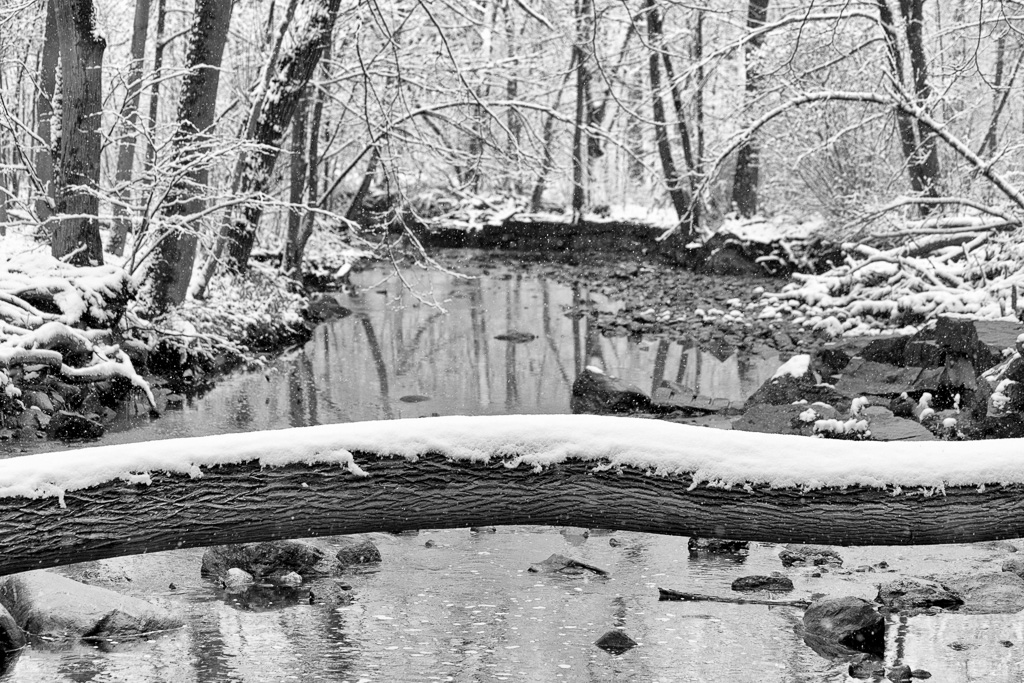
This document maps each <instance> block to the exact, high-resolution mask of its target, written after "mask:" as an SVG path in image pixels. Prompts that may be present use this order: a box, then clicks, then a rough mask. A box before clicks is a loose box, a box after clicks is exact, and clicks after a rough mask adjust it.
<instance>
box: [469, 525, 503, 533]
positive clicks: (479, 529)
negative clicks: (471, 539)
mask: <svg viewBox="0 0 1024 683" xmlns="http://www.w3.org/2000/svg"><path fill="white" fill-rule="evenodd" d="M469 533H471V534H496V533H498V529H497V527H493V526H471V527H469Z"/></svg>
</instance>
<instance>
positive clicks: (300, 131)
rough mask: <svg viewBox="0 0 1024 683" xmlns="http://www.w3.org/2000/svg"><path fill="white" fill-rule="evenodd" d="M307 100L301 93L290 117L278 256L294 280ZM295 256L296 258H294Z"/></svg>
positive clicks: (299, 272)
mask: <svg viewBox="0 0 1024 683" xmlns="http://www.w3.org/2000/svg"><path fill="white" fill-rule="evenodd" d="M307 100H308V97H307V96H305V95H304V96H303V97H302V98H301V99H300V100H299V103H298V104H297V105H296V107H295V116H294V117H292V156H291V163H290V164H289V175H290V181H289V183H288V186H289V187H288V202H289V203H290V204H291V206H290V207H289V209H288V231H287V233H286V234H285V239H284V250H283V252H284V253H283V254H282V255H281V265H282V270H284V272H285V274H286V275H288V276H289V277H292V278H294V279H296V280H298V279H301V277H302V263H301V258H302V255H301V253H297V250H296V246H297V244H298V241H299V233H300V231H301V230H302V223H303V218H304V217H305V214H306V211H307V209H306V208H305V207H303V201H302V200H303V199H304V198H305V190H306V174H307V172H308V167H309V162H308V160H307V158H306V154H308V152H309V150H308V148H307V147H306V126H307V125H308V124H309V121H308V120H307V119H308V116H307V114H306V112H307V109H308V107H307V106H306V105H307ZM313 135H314V136H315V135H316V131H313ZM296 258H298V259H299V261H296Z"/></svg>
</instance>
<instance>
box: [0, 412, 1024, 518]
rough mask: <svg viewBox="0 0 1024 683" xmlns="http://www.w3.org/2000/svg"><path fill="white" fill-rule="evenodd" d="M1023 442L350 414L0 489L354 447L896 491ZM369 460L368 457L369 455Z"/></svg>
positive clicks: (36, 470)
mask: <svg viewBox="0 0 1024 683" xmlns="http://www.w3.org/2000/svg"><path fill="white" fill-rule="evenodd" d="M1020 450H1021V443H1020V441H1019V440H1014V439H1006V440H995V441H977V442H934V441H931V442H906V443H875V442H851V441H837V440H823V439H810V438H806V437H800V436H788V435H768V434H760V433H752V432H739V431H721V430H717V429H708V428H705V427H694V426H689V425H679V424H674V423H670V422H661V421H657V420H645V419H640V418H623V417H602V416H595V415H514V416H509V415H502V416H482V417H461V416H457V417H436V418H422V419H407V420H390V421H374V422H355V423H347V424H336V425H321V426H316V427H301V428H296V429H284V430H279V431H265V432H251V433H243V434H224V435H217V436H210V437H199V438H188V439H170V440H166V441H152V442H146V443H144V444H119V445H113V446H100V447H96V448H85V449H81V450H76V451H66V452H61V453H42V454H38V455H30V456H23V457H18V458H11V459H8V460H0V496H2V497H12V496H25V497H30V498H43V497H58V498H60V499H61V502H62V503H63V495H64V493H65V492H66V491H74V490H77V489H83V488H87V487H91V486H96V485H99V484H103V483H105V482H110V481H118V480H121V481H128V482H131V483H135V484H148V483H150V482H151V480H152V478H153V477H154V476H158V475H159V473H161V472H168V473H175V474H187V475H189V476H192V477H193V478H198V477H201V476H202V469H203V468H209V467H213V466H217V465H228V464H237V463H246V462H258V463H259V464H260V466H262V467H277V466H283V465H290V464H298V463H304V464H315V463H326V464H337V465H339V466H340V467H345V468H347V469H348V471H350V472H351V473H353V474H355V475H357V476H371V477H372V476H373V468H372V467H371V466H369V465H367V466H366V467H361V466H360V464H359V463H358V462H357V461H356V459H355V458H354V457H353V453H355V452H358V453H369V454H377V455H383V456H391V457H401V458H406V459H408V460H410V461H415V460H416V459H417V458H419V457H420V456H423V455H425V454H428V453H437V454H441V455H444V456H446V457H448V458H451V459H453V460H463V461H471V462H490V461H500V462H504V464H505V465H506V466H507V467H510V468H514V467H530V468H533V469H534V470H536V471H540V470H542V469H543V468H545V467H549V466H552V465H555V464H558V463H561V462H564V461H567V460H581V461H584V462H588V463H593V465H594V467H595V469H598V470H607V469H612V470H614V469H615V468H618V467H635V468H640V469H642V470H645V471H648V472H650V473H651V474H652V475H657V476H672V475H678V474H692V475H693V477H694V479H695V483H694V485H693V486H694V487H695V486H696V485H697V484H698V483H706V484H709V485H713V486H732V485H745V484H754V485H765V484H767V485H769V486H772V487H776V488H781V487H800V488H803V489H807V490H810V489H815V488H821V487H826V486H838V487H843V486H868V487H876V488H888V487H892V488H893V489H894V494H895V493H898V492H899V490H900V489H901V488H910V487H915V488H916V487H924V488H926V489H927V490H929V491H936V490H937V491H941V490H942V488H943V487H945V486H981V485H984V484H989V483H1000V484H1010V483H1022V484H1024V458H1021V457H1020ZM364 464H365V463H364Z"/></svg>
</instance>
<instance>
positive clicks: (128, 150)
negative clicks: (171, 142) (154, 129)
mask: <svg viewBox="0 0 1024 683" xmlns="http://www.w3.org/2000/svg"><path fill="white" fill-rule="evenodd" d="M149 5H150V0H135V25H134V28H133V30H132V46H131V67H130V68H129V70H128V84H127V85H128V92H127V93H126V97H125V104H124V109H123V110H122V112H121V116H122V117H123V118H122V120H121V142H120V147H119V148H118V150H117V171H116V172H115V175H114V182H115V183H116V185H117V198H118V201H116V202H114V216H115V218H114V230H113V234H112V236H111V238H110V251H112V252H113V253H115V254H117V255H119V256H120V255H121V253H122V252H123V251H124V241H125V237H126V236H127V234H128V230H129V228H130V227H131V213H132V212H131V210H130V208H129V207H128V206H127V202H128V201H129V200H130V199H131V192H130V190H129V186H130V184H131V181H132V169H133V168H134V167H135V130H136V127H137V126H138V123H139V98H140V96H141V95H142V67H143V60H144V59H145V56H146V36H147V34H148V33H149Z"/></svg>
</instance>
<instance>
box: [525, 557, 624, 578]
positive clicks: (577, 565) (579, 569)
mask: <svg viewBox="0 0 1024 683" xmlns="http://www.w3.org/2000/svg"><path fill="white" fill-rule="evenodd" d="M584 570H586V571H592V572H594V573H595V574H598V575H600V576H608V572H606V571H605V570H603V569H599V568H598V567H595V566H593V565H590V564H586V563H583V562H578V561H577V560H573V559H571V558H568V557H566V556H565V555H559V554H558V553H555V554H553V555H551V556H550V557H548V559H546V560H544V561H543V562H538V563H536V564H531V565H530V568H529V569H528V570H527V571H529V572H532V573H534V574H554V573H557V574H570V575H577V574H582V573H583V572H584Z"/></svg>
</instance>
